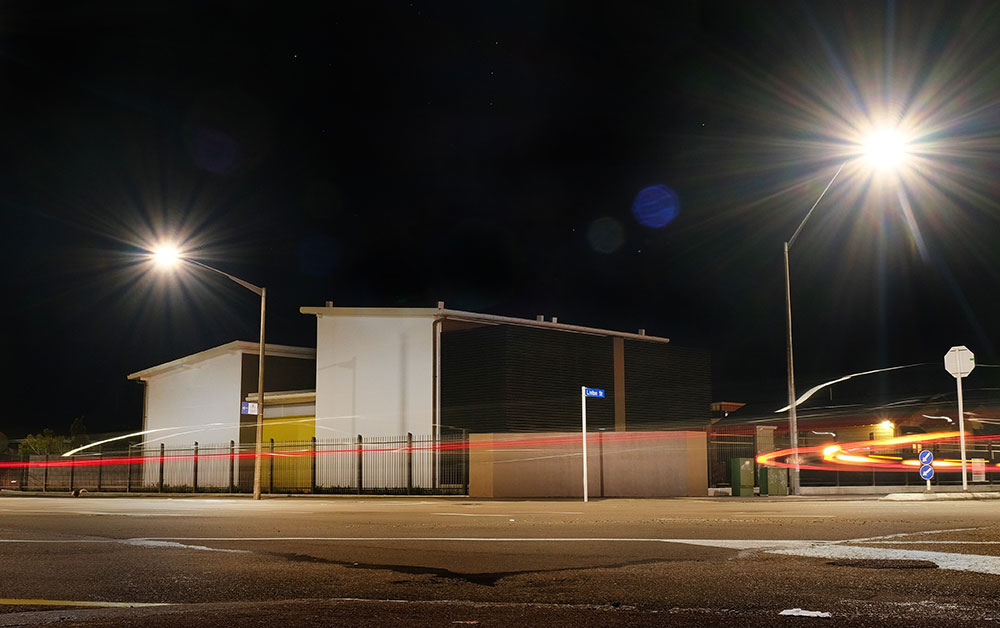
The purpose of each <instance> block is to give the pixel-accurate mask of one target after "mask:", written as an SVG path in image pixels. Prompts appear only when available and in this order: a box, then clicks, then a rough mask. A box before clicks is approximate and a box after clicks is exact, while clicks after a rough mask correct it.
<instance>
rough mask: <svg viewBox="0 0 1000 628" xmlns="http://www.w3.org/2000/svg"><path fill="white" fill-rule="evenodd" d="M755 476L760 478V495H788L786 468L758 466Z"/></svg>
mask: <svg viewBox="0 0 1000 628" xmlns="http://www.w3.org/2000/svg"><path fill="white" fill-rule="evenodd" d="M757 476H758V477H759V478H760V494H761V495H788V469H783V468H781V467H760V468H759V469H757Z"/></svg>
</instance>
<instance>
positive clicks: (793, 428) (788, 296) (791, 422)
mask: <svg viewBox="0 0 1000 628" xmlns="http://www.w3.org/2000/svg"><path fill="white" fill-rule="evenodd" d="M846 165H847V162H846V161H845V162H844V163H842V164H840V167H839V168H837V172H835V173H833V177H832V178H831V179H830V182H829V183H827V184H826V187H825V188H823V191H822V192H821V193H820V195H819V197H818V198H817V199H816V202H815V203H813V205H812V207H810V208H809V211H808V212H806V217H805V218H803V219H802V222H800V223H799V226H798V228H797V229H796V230H795V233H793V234H792V237H791V238H789V239H788V241H787V242H785V314H786V317H785V321H786V322H787V323H788V326H787V328H786V329H787V331H788V335H787V337H786V340H787V341H788V349H787V352H786V353H787V356H788V439H789V440H788V447H789V448H790V449H791V450H792V451H793V452H794V453H793V454H792V469H791V476H792V477H791V482H790V484H791V488H790V491H789V492H790V493H791V494H792V495H798V494H799V492H800V490H799V454H798V448H799V425H798V417H797V416H796V414H795V405H796V404H795V359H794V356H793V351H792V282H791V280H790V278H789V272H788V249H790V248H792V245H793V244H795V238H797V237H798V235H799V232H800V231H802V227H804V226H805V224H806V221H807V220H809V216H812V213H813V210H814V209H816V206H817V205H819V202H820V201H821V200H823V197H824V196H826V193H827V191H828V190H829V189H830V186H832V185H833V182H834V181H836V180H837V177H838V176H839V175H840V171H841V170H843V169H844V166H846Z"/></svg>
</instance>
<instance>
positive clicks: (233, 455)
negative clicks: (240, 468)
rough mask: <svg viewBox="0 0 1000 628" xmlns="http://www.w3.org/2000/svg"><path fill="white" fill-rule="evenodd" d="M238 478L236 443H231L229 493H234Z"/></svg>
mask: <svg viewBox="0 0 1000 628" xmlns="http://www.w3.org/2000/svg"><path fill="white" fill-rule="evenodd" d="M235 476H236V441H232V440H231V441H229V492H230V493H232V492H233V491H234V490H235V489H236V486H235V485H234V484H233V482H234V480H235V479H236V478H235Z"/></svg>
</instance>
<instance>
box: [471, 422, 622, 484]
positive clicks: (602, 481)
mask: <svg viewBox="0 0 1000 628" xmlns="http://www.w3.org/2000/svg"><path fill="white" fill-rule="evenodd" d="M601 438H602V440H601V456H602V458H601V497H604V458H603V456H604V440H603V438H604V435H603V433H602V434H601ZM470 453H471V452H470V451H469V430H467V429H464V428H463V429H462V477H463V478H464V479H465V494H466V495H468V494H469V454H470Z"/></svg>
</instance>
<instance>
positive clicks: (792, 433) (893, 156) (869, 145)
mask: <svg viewBox="0 0 1000 628" xmlns="http://www.w3.org/2000/svg"><path fill="white" fill-rule="evenodd" d="M862 153H863V155H864V156H865V157H867V158H868V161H869V162H870V164H871V165H872V166H873V167H876V168H880V169H886V168H893V167H895V166H897V165H898V164H899V163H900V161H902V159H903V157H905V155H906V143H905V141H903V139H902V138H901V137H900V136H899V134H898V133H897V132H895V131H892V130H881V131H877V132H875V133H873V134H872V135H871V136H870V137H869V138H868V141H867V142H865V145H864V146H863V151H862ZM850 161H851V159H848V160H847V161H844V162H843V163H842V164H840V167H839V168H837V171H836V172H835V173H833V176H832V177H831V178H830V182H829V183H827V184H826V187H825V188H823V191H822V192H820V195H819V197H817V198H816V202H815V203H813V204H812V207H810V208H809V211H808V212H806V216H805V218H803V219H802V222H800V223H799V226H798V227H797V228H796V229H795V232H794V233H793V234H792V237H791V238H789V239H788V241H787V242H785V321H786V323H787V327H786V331H787V336H786V340H787V352H786V353H787V358H788V439H789V443H788V446H789V448H790V449H791V450H792V451H793V452H794V453H793V454H792V468H791V473H790V474H791V478H790V479H791V482H790V484H791V486H790V490H789V492H790V493H791V494H792V495H798V494H799V493H800V492H801V490H800V483H799V455H798V448H799V426H798V416H797V414H796V406H797V403H796V397H795V359H794V352H793V351H792V284H791V279H790V276H789V270H788V250H789V249H790V248H792V245H793V244H795V239H796V238H797V237H799V232H800V231H802V228H803V227H804V226H805V225H806V222H807V221H808V220H809V217H810V216H812V213H813V211H814V210H815V209H816V206H817V205H819V202H820V201H822V200H823V197H824V196H826V193H827V192H828V191H829V190H830V187H832V186H833V182H834V181H836V180H837V177H838V176H840V173H841V171H842V170H843V169H844V166H846V165H847V164H848V163H849V162H850Z"/></svg>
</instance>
